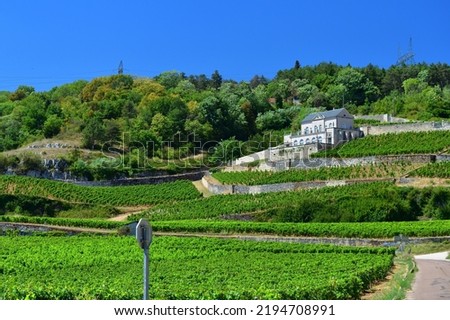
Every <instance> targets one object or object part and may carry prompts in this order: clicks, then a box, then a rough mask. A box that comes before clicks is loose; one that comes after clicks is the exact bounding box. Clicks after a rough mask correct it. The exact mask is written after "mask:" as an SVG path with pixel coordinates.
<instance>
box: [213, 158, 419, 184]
mask: <svg viewBox="0 0 450 320" xmlns="http://www.w3.org/2000/svg"><path fill="white" fill-rule="evenodd" d="M413 168H414V166H413V165H412V164H408V163H401V162H398V163H394V164H384V163H381V164H371V165H367V166H361V165H358V166H349V167H337V168H336V167H334V168H330V167H322V168H318V169H308V170H299V169H291V170H285V171H278V172H272V171H238V172H216V173H214V174H213V175H212V176H213V177H214V178H215V179H217V180H219V181H220V182H222V183H223V184H241V185H262V184H274V183H286V182H304V181H316V180H322V181H324V180H343V179H370V178H393V177H398V176H401V175H402V174H405V173H407V172H409V171H411V170H412V169H413Z"/></svg>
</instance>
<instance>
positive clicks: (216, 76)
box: [211, 70, 222, 89]
mask: <svg viewBox="0 0 450 320" xmlns="http://www.w3.org/2000/svg"><path fill="white" fill-rule="evenodd" d="M221 85H222V76H221V75H220V73H219V71H217V70H214V73H213V74H212V75H211V86H212V87H213V88H214V89H219V88H220V86H221Z"/></svg>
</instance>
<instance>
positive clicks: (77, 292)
mask: <svg viewBox="0 0 450 320" xmlns="http://www.w3.org/2000/svg"><path fill="white" fill-rule="evenodd" d="M30 242H32V243H33V245H32V246H30ZM393 254H394V252H393V250H390V249H384V248H356V247H336V246H324V245H299V244H285V243H283V244H280V243H255V242H246V241H233V240H228V241H224V240H215V239H201V238H191V239H186V238H171V237H164V238H159V237H157V238H155V239H154V241H153V243H152V250H151V271H150V277H151V279H150V298H151V299H282V300H283V299H286V300H287V299H299V300H303V299H305V300H306V299H321V300H324V299H358V298H359V297H360V295H361V294H362V292H363V291H364V289H367V288H368V287H369V285H370V283H372V282H374V281H376V280H379V279H382V278H384V277H385V276H386V274H387V272H388V271H389V269H390V268H391V266H392V259H393ZM0 257H2V259H0V299H140V298H141V295H142V280H141V279H142V278H141V277H142V252H141V250H140V249H139V247H138V246H137V244H136V242H135V240H134V239H133V238H131V237H110V236H109V237H108V236H103V237H94V236H79V237H9V236H2V237H0ZM224 257H226V259H225V258H224ZM193 284H195V285H193Z"/></svg>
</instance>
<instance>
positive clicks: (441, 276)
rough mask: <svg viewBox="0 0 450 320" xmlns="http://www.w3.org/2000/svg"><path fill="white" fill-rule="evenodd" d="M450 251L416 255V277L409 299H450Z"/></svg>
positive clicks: (408, 295)
mask: <svg viewBox="0 0 450 320" xmlns="http://www.w3.org/2000/svg"><path fill="white" fill-rule="evenodd" d="M447 256H448V252H441V253H433V254H426V255H420V256H415V257H414V258H415V261H416V264H417V269H418V271H417V273H416V279H415V280H414V283H413V286H412V290H411V291H410V292H408V294H407V296H406V299H407V300H450V260H448V259H446V257H447Z"/></svg>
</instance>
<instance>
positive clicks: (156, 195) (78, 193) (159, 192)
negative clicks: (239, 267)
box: [0, 175, 201, 206]
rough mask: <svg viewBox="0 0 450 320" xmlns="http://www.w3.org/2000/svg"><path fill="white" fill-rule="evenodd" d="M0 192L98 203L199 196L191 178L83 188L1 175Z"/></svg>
mask: <svg viewBox="0 0 450 320" xmlns="http://www.w3.org/2000/svg"><path fill="white" fill-rule="evenodd" d="M0 193H2V194H13V195H27V196H37V197H42V198H48V199H54V200H61V201H67V202H74V203H89V204H99V205H112V206H121V205H151V204H156V203H162V202H174V201H178V200H189V199H195V198H199V197H200V196H201V194H200V193H199V192H198V191H197V189H196V188H195V187H194V186H193V185H192V183H191V182H190V181H176V182H169V183H162V184H157V185H138V186H123V187H85V186H78V185H74V184H71V183H65V182H60V181H52V180H46V179H35V178H28V177H20V176H5V175H0Z"/></svg>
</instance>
